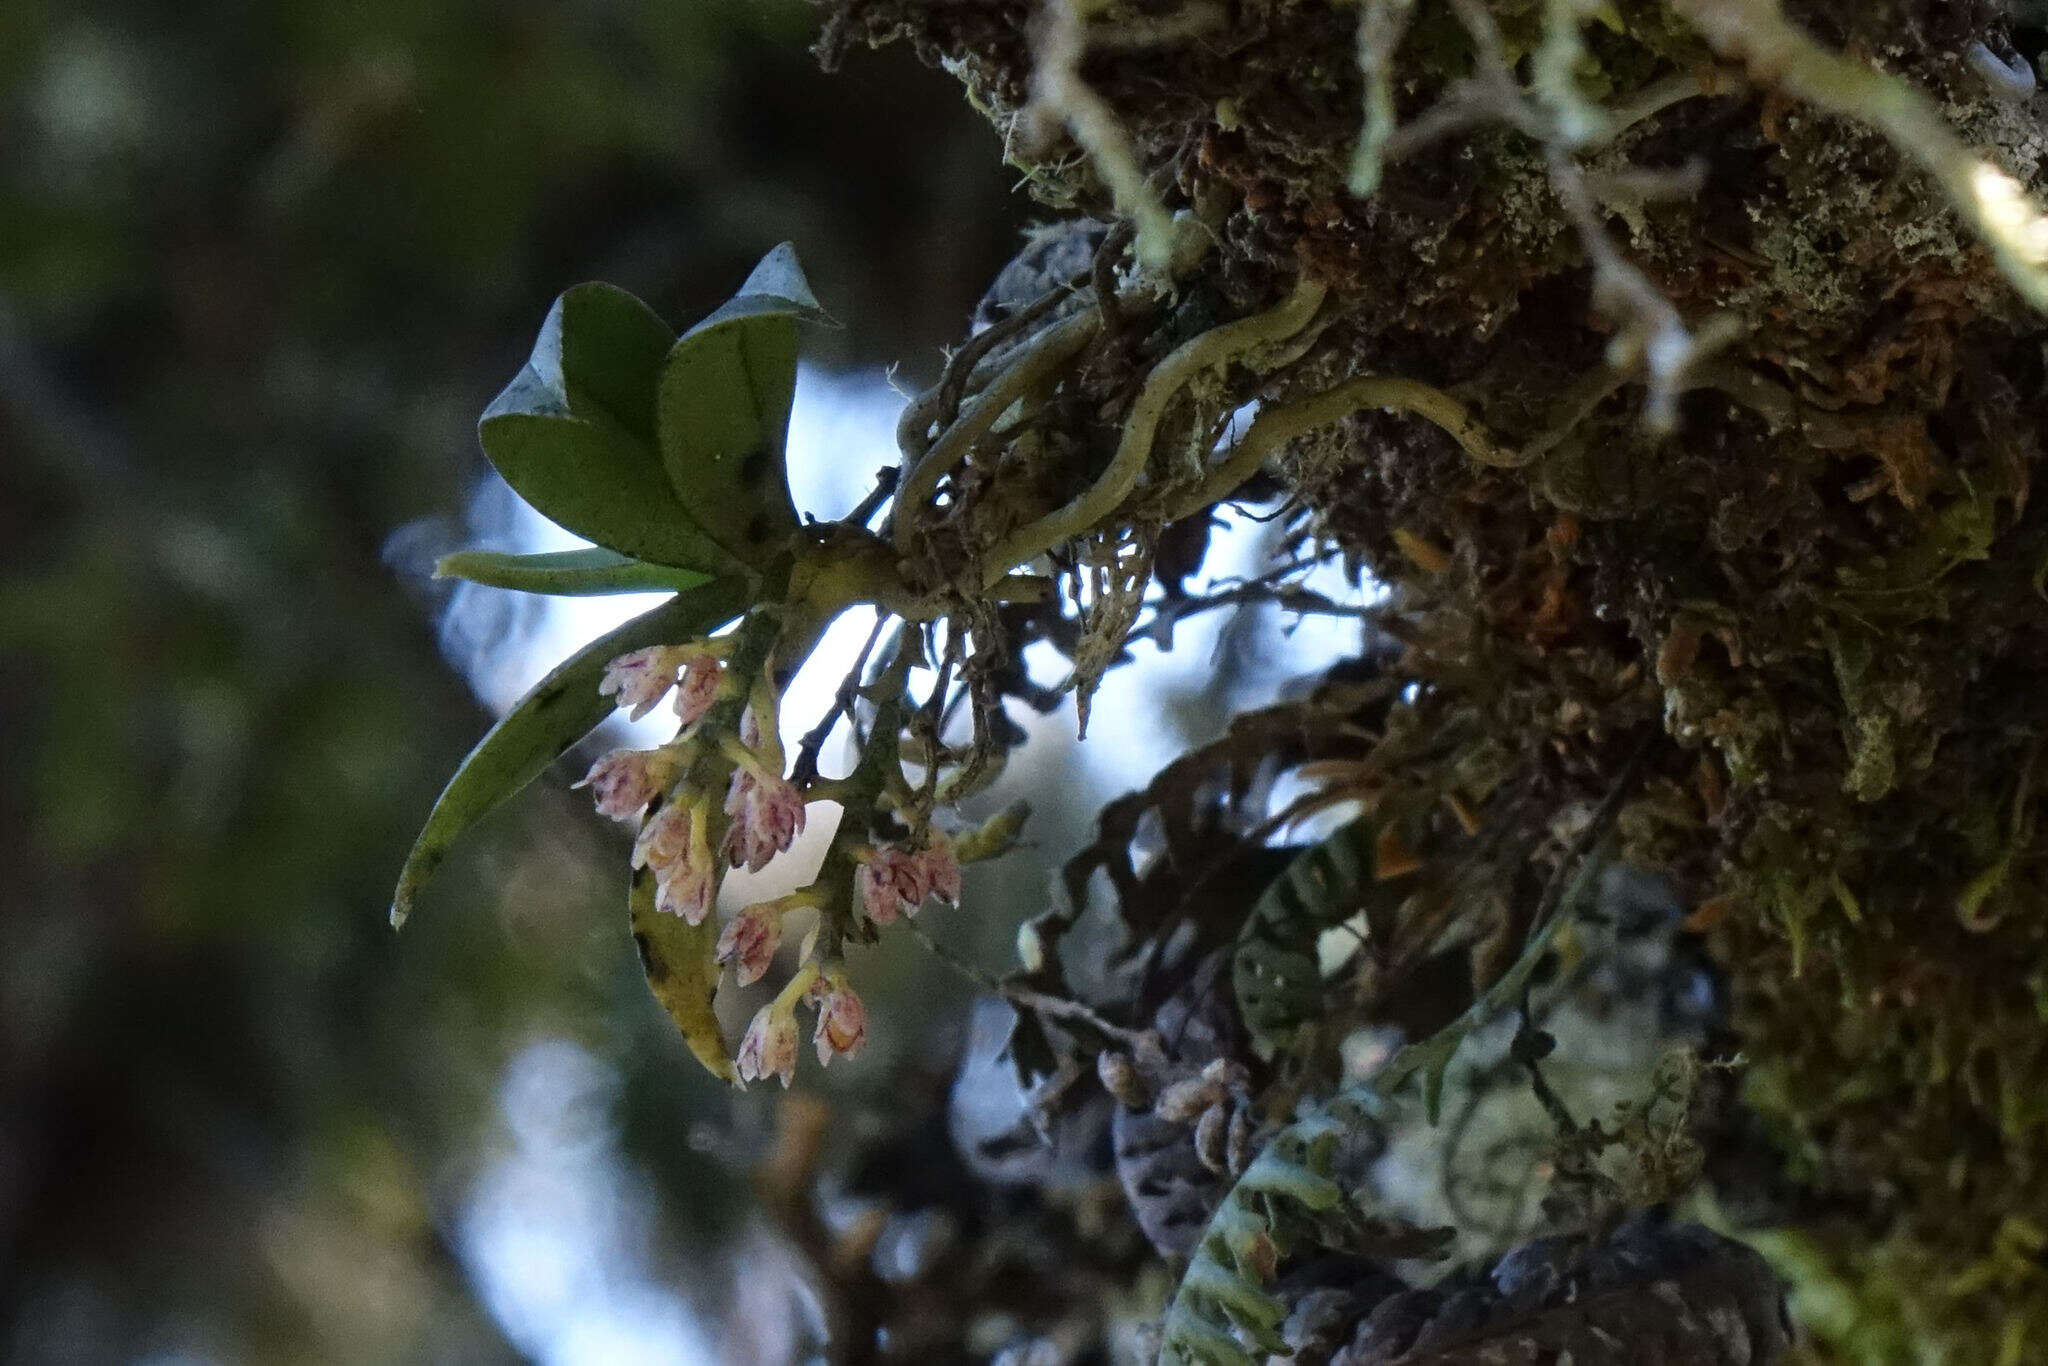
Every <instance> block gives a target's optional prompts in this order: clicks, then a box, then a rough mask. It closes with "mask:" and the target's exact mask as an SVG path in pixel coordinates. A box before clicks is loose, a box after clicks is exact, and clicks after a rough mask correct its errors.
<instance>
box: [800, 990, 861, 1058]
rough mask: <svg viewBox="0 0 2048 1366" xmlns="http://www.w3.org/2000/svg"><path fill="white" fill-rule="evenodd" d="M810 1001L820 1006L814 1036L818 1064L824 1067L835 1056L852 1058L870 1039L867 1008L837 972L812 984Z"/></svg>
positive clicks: (812, 1040)
mask: <svg viewBox="0 0 2048 1366" xmlns="http://www.w3.org/2000/svg"><path fill="white" fill-rule="evenodd" d="M810 995H811V999H812V1000H814V1001H816V1002H817V1003H818V1028H817V1031H816V1032H815V1033H814V1034H813V1035H812V1036H811V1042H812V1043H814V1044H815V1045H817V1049H818V1065H819V1066H821V1067H822V1066H824V1065H826V1064H827V1063H830V1062H831V1061H832V1058H833V1056H834V1055H835V1054H836V1055H838V1056H841V1057H848V1058H851V1057H853V1056H854V1055H855V1054H857V1053H859V1052H860V1050H861V1045H862V1044H864V1043H866V1042H867V1038H868V1009H867V1007H866V1006H864V1005H862V1004H861V999H860V997H858V996H856V995H854V992H853V988H852V987H850V986H848V985H847V983H846V975H845V974H844V973H842V972H840V971H838V970H837V969H834V970H833V971H831V972H829V973H826V974H825V975H824V976H822V977H820V978H819V979H818V980H817V981H816V982H814V983H812V984H811V989H810Z"/></svg>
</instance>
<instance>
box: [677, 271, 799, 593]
mask: <svg viewBox="0 0 2048 1366" xmlns="http://www.w3.org/2000/svg"><path fill="white" fill-rule="evenodd" d="M802 321H812V322H821V321H822V322H829V321H830V319H829V318H827V317H826V315H825V313H824V311H823V310H822V309H821V308H819V307H818V301H817V300H816V299H815V298H813V297H812V295H811V287H810V285H809V284H808V283H807V282H806V281H805V279H804V274H803V269H802V267H801V266H799V265H798V264H797V259H796V252H795V250H794V249H793V248H791V247H790V245H789V244H788V243H786V242H785V243H784V244H783V245H781V246H779V247H777V248H776V249H775V250H774V251H771V252H769V253H768V255H767V256H766V257H765V258H764V259H763V260H762V261H761V264H760V265H758V266H756V267H755V268H754V271H753V273H752V274H751V275H749V276H748V277H747V280H746V283H745V284H743V285H741V286H740V291H739V293H738V294H736V295H734V296H733V297H732V298H731V299H729V300H727V301H726V303H725V304H724V305H723V306H722V307H720V308H719V309H718V310H717V311H716V312H714V313H712V314H711V315H710V316H709V317H707V318H705V319H704V320H703V321H702V322H700V323H698V324H697V325H696V326H695V327H692V328H691V329H690V330H689V331H688V332H685V333H684V334H683V335H682V337H681V339H680V340H678V341H677V342H676V344H675V346H674V347H673V348H672V349H671V350H670V351H669V353H668V359H667V361H666V362H665V363H664V365H663V366H662V371H661V382H660V393H659V396H658V399H657V406H656V414H657V426H658V430H659V434H660V445H661V458H662V463H663V465H664V467H665V468H666V469H667V471H668V477H669V481H670V483H671V484H672V486H673V488H674V490H675V492H676V494H678V495H679V496H680V497H681V499H682V502H683V505H684V506H685V507H687V508H690V509H691V510H692V511H693V512H694V513H695V514H696V517H697V523H698V525H699V526H700V527H701V528H702V530H703V532H704V533H705V534H706V535H707V536H709V537H711V538H712V539H713V540H716V541H717V542H718V543H719V544H720V545H721V546H723V547H724V548H725V549H726V550H727V551H729V552H731V553H732V554H733V555H734V556H735V557H737V558H738V559H740V560H743V561H745V562H747V563H750V564H759V563H761V562H762V561H764V560H766V559H768V558H770V557H771V556H773V555H774V554H775V553H776V552H777V551H779V550H780V549H781V548H782V547H783V545H784V543H785V542H786V541H787V540H788V538H789V535H790V533H791V532H793V531H795V530H796V527H797V517H796V508H795V506H794V505H793V504H792V503H791V502H790V497H789V476H788V472H787V470H786V469H785V467H784V452H785V445H786V442H787V439H788V434H789V407H790V402H791V400H792V399H793V397H794V396H795V394H796V356H797V324H798V323H799V322H802Z"/></svg>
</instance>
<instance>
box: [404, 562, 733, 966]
mask: <svg viewBox="0 0 2048 1366" xmlns="http://www.w3.org/2000/svg"><path fill="white" fill-rule="evenodd" d="M746 606H747V590H746V587H745V586H744V584H743V583H742V582H741V581H740V580H738V579H736V578H727V579H717V580H714V581H713V582H711V583H707V584H704V585H703V586H702V587H699V588H693V589H690V590H689V591H688V592H686V593H678V594H677V595H676V596H675V597H673V598H671V599H669V600H668V601H667V602H665V603H663V604H662V605H661V606H659V607H656V608H654V609H653V610H652V611H649V612H643V613H641V614H640V615H639V616H637V617H634V618H633V619H632V620H631V621H629V622H626V623H625V624H624V625H622V626H619V627H617V628H616V629H614V630H612V631H610V632H608V633H606V634H605V635H602V636H600V637H598V638H597V639H596V640H594V641H592V642H591V643H590V644H588V645H586V646H584V647H583V648H582V649H581V650H578V651H577V652H576V653H575V654H573V655H571V656H569V658H568V659H566V660H564V661H563V662H562V663H561V664H559V665H557V666H556V667H555V669H554V671H553V672H552V673H550V674H549V675H548V676H547V677H546V678H543V679H542V680H541V681H540V682H539V684H537V685H536V686H535V687H534V689H533V691H532V692H529V693H528V694H527V695H526V696H525V697H523V698H521V699H520V701H519V705H517V706H516V707H514V708H513V709H512V710H511V711H509V712H507V713H506V714H505V716H504V717H503V718H502V719H501V720H500V721H499V722H498V724H496V725H495V726H492V727H491V729H490V730H489V732H487V733H486V734H485V736H484V738H483V739H482V740H480V741H478V742H477V746H476V748H475V749H473V750H471V751H470V752H469V757H468V758H466V759H464V760H463V761H462V766H461V767H460V768H458V769H456V770H455V776H454V777H453V778H450V779H449V780H448V786H447V787H446V788H444V789H442V792H441V795H440V797H439V798H438V799H437V800H436V801H435V802H434V809H433V811H432V812H430V813H429V814H428V816H427V822H426V825H425V827H424V828H423V829H422V830H421V831H420V834H419V838H418V839H417V840H415V841H414V842H413V846H412V852H411V853H409V854H407V855H406V859H405V867H404V868H403V869H402V870H400V872H399V875H398V889H397V891H396V892H395V893H394V894H393V896H392V899H391V923H392V924H393V925H394V926H396V925H403V924H404V923H405V919H406V917H407V916H408V915H410V914H411V913H412V906H413V901H414V900H415V898H416V897H417V896H418V894H419V890H420V888H421V887H423V886H424V885H425V884H426V882H427V879H428V878H430V877H432V876H433V874H434V871H435V869H437V868H439V867H440V866H441V863H442V861H443V860H444V859H446V858H447V856H448V850H449V848H450V847H451V846H452V845H453V844H454V843H455V841H456V839H457V838H458V837H459V836H461V834H462V833H463V832H464V831H465V830H467V829H469V827H470V826H472V825H474V824H476V823H477V822H478V821H479V820H481V819H483V817H484V816H486V815H487V814H489V813H490V812H491V811H492V810H493V809H495V808H496V807H497V806H498V804H499V803H500V802H502V801H504V800H505V799H506V798H507V797H510V796H511V795H512V794H513V793H515V792H517V791H519V789H520V788H522V787H525V786H526V785H527V784H528V783H530V782H532V781H533V780H534V779H535V778H536V777H538V776H540V773H541V771H542V770H543V769H545V768H546V767H547V766H548V765H549V764H550V763H551V762H553V760H554V758H555V756H556V755H558V754H560V753H561V752H562V751H563V750H565V749H567V748H568V747H569V746H571V745H573V744H575V743H576V741H577V740H579V739H581V738H582V737H583V736H584V735H585V734H586V733H587V732H589V731H590V730H591V729H592V728H593V727H595V726H596V725H597V724H598V722H600V721H602V720H604V718H605V717H606V716H608V715H609V714H610V713H611V711H612V707H613V703H612V700H611V699H610V698H608V697H604V696H601V695H600V694H599V693H598V691H597V685H598V683H599V682H600V681H601V680H602V679H603V677H604V670H605V665H606V664H608V663H610V662H611V661H612V660H613V659H616V658H617V657H618V656H620V655H622V654H627V653H629V652H631V651H633V650H639V649H644V648H645V647H647V646H649V645H667V644H676V643H680V642H682V641H685V640H689V639H691V638H692V637H695V636H701V635H704V634H705V633H706V632H708V631H712V630H714V629H716V628H717V627H719V626H722V625H724V624H725V623H726V622H728V621H730V620H732V619H733V618H734V617H736V616H738V615H739V614H740V612H741V611H743V610H744V609H745V608H746Z"/></svg>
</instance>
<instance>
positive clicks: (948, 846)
mask: <svg viewBox="0 0 2048 1366" xmlns="http://www.w3.org/2000/svg"><path fill="white" fill-rule="evenodd" d="M917 858H918V865H919V869H920V871H922V872H923V874H924V881H925V886H926V887H928V888H929V889H930V890H931V894H932V895H933V896H935V897H937V898H938V899H939V900H941V901H943V902H945V903H946V904H947V905H949V906H957V905H959V904H960V860H959V859H958V858H957V857H956V856H955V855H954V852H953V841H952V840H950V839H948V838H947V837H946V836H945V835H943V834H941V833H940V832H939V831H937V830H934V831H932V832H931V843H929V844H927V845H926V846H925V847H924V848H923V849H922V850H921V851H919V853H918V855H917Z"/></svg>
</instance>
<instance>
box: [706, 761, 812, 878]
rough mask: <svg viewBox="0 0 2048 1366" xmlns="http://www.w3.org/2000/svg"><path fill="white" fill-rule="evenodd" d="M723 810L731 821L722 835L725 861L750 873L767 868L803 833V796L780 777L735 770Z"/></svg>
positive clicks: (744, 769) (726, 793)
mask: <svg viewBox="0 0 2048 1366" xmlns="http://www.w3.org/2000/svg"><path fill="white" fill-rule="evenodd" d="M725 810H726V814H727V815H729V816H731V817H732V824H731V826H729V827H728V828H727V830H726V832H725V845H724V850H723V852H724V854H725V857H726V861H727V862H728V863H733V864H741V863H743V864H745V865H746V868H747V871H748V872H750V873H758V872H760V871H761V870H762V869H763V868H765V867H767V866H768V861H769V860H770V859H772V858H774V857H775V856H776V855H777V854H779V853H781V852H783V851H784V850H785V849H787V848H789V846H790V845H792V844H794V843H796V837H797V836H798V835H800V834H802V833H803V828H804V799H803V794H802V793H800V792H798V791H797V790H796V786H795V784H793V783H791V782H790V781H789V780H788V779H786V778H783V777H779V776H762V775H758V774H755V773H753V772H752V771H750V770H748V769H746V768H740V769H737V770H735V771H734V773H733V775H732V785H731V786H730V787H728V788H727V789H726V792H725Z"/></svg>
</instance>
